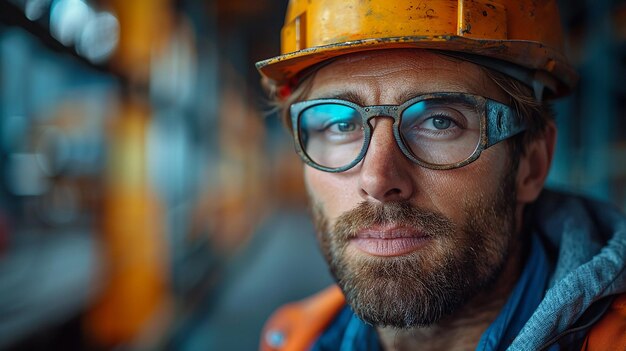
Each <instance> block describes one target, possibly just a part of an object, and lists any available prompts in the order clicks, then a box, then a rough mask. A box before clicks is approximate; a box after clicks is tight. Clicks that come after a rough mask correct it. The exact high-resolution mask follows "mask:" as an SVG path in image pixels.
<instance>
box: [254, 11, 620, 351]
mask: <svg viewBox="0 0 626 351" xmlns="http://www.w3.org/2000/svg"><path fill="white" fill-rule="evenodd" d="M282 47H283V50H282V51H283V55H282V56H280V57H277V58H273V59H269V60H266V61H262V62H260V63H258V64H257V67H258V68H259V70H260V71H261V73H262V74H263V76H264V77H265V79H266V83H267V85H268V87H269V88H270V89H272V91H273V93H274V95H275V96H276V103H277V104H278V106H280V107H281V108H282V109H283V112H284V116H285V122H286V124H287V126H288V127H289V129H290V130H291V133H292V135H293V137H294V141H295V146H296V150H297V152H298V154H299V155H300V156H301V158H302V159H303V161H304V162H305V170H304V175H305V183H306V186H307V191H308V193H309V196H310V200H311V207H312V211H313V217H314V220H315V223H316V227H317V230H318V239H319V241H320V246H321V249H322V251H323V253H324V256H325V258H326V260H327V261H328V264H329V267H330V270H331V272H332V274H333V276H334V278H335V280H336V282H337V286H338V287H331V288H330V289H329V290H327V291H324V292H322V293H320V294H319V295H317V296H314V297H312V298H310V299H308V300H306V301H303V302H300V303H297V304H292V305H288V306H286V307H284V308H283V309H281V310H280V311H278V312H277V314H276V315H275V316H274V317H272V319H271V320H270V321H269V323H268V325H267V327H266V329H265V331H264V334H263V336H262V341H261V348H262V349H264V350H309V349H311V350H473V349H477V350H505V349H510V350H559V349H561V350H570V349H571V350H580V349H588V350H597V349H602V350H626V297H625V296H626V295H623V294H624V293H625V292H626V273H625V269H624V268H625V267H626V265H625V262H626V219H625V218H624V216H623V215H622V214H620V213H619V212H618V211H616V210H615V209H613V208H611V207H609V206H606V205H603V204H599V203H596V202H592V201H589V200H585V199H582V198H578V197H572V196H566V195H563V194H557V193H553V192H548V191H545V190H543V185H544V181H545V178H546V176H547V174H548V171H549V167H550V162H551V159H552V155H553V150H554V144H555V140H556V127H555V124H554V122H553V116H552V112H551V109H550V105H549V103H548V102H547V99H549V98H552V97H556V96H559V95H563V94H566V93H567V92H568V91H570V90H571V89H572V88H573V86H574V83H575V81H576V75H575V73H574V71H573V70H572V68H571V67H570V66H569V65H568V63H567V60H566V59H565V57H564V56H563V54H562V51H561V48H562V38H561V33H560V29H559V18H558V11H557V8H556V3H555V1H542V2H537V1H531V0H518V1H513V0H501V1H490V0H483V1H476V0H473V1H469V0H466V1H464V0H459V1H441V0H439V1H437V0H430V1H410V0H403V1H388V0H387V1H386V0H369V1H361V0H292V1H290V3H289V8H288V13H287V19H286V23H285V27H284V28H283V32H282Z"/></svg>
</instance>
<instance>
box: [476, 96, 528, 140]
mask: <svg viewBox="0 0 626 351" xmlns="http://www.w3.org/2000/svg"><path fill="white" fill-rule="evenodd" d="M485 110H486V111H485V112H486V113H487V145H486V146H485V147H486V148H487V147H490V146H492V145H495V144H497V143H499V142H501V141H502V140H505V139H507V138H510V137H512V136H514V135H516V134H519V133H521V132H523V131H524V130H526V126H525V125H524V124H523V123H522V121H521V120H520V119H519V118H517V116H516V115H515V112H514V111H513V109H511V108H510V107H509V106H507V105H504V104H501V103H499V102H497V101H493V100H487V104H486V106H485Z"/></svg>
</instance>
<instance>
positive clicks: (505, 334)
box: [311, 235, 550, 351]
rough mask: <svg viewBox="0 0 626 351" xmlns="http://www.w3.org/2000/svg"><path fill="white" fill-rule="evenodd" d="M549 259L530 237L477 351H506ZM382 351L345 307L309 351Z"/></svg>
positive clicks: (530, 308)
mask: <svg viewBox="0 0 626 351" xmlns="http://www.w3.org/2000/svg"><path fill="white" fill-rule="evenodd" d="M549 267H550V265H549V263H548V256H547V254H546V251H545V248H544V247H543V244H542V243H541V241H540V240H539V238H538V237H537V235H532V236H531V244H530V253H529V256H528V258H527V260H526V266H525V267H524V270H523V271H522V275H521V276H520V278H519V280H518V282H517V284H516V285H515V288H514V289H513V292H512V293H511V296H510V297H509V299H508V300H507V302H506V304H505V305H504V307H503V308H502V310H501V311H500V314H499V315H498V317H496V320H495V321H494V322H493V323H492V324H491V325H490V326H489V328H487V330H486V331H485V332H484V333H483V335H482V337H481V338H480V341H479V342H478V346H477V347H476V350H478V351H500V350H505V349H506V348H507V346H508V345H510V344H511V342H512V341H513V339H515V337H516V336H517V334H518V333H519V332H520V330H521V329H522V327H523V326H524V324H526V322H527V321H528V319H529V318H530V316H531V315H532V313H533V312H534V311H535V309H536V308H537V306H539V303H540V302H541V299H542V298H543V294H544V291H545V289H546V287H547V284H548V278H549V273H550V269H549ZM330 350H338V351H381V350H382V347H381V346H380V341H379V339H378V333H377V332H376V329H375V328H374V327H372V326H371V325H368V324H366V323H365V322H363V321H362V320H360V319H359V318H358V317H357V316H356V315H355V314H354V312H352V309H350V306H348V305H346V306H345V307H344V308H343V309H342V310H341V312H339V314H338V315H337V317H336V318H335V320H334V321H333V323H332V324H331V325H330V327H329V328H328V329H326V331H325V332H324V333H323V334H322V335H321V336H320V337H319V339H318V340H317V342H316V343H315V345H313V347H312V348H311V351H330Z"/></svg>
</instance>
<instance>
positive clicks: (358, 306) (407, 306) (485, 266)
mask: <svg viewBox="0 0 626 351" xmlns="http://www.w3.org/2000/svg"><path fill="white" fill-rule="evenodd" d="M514 174H515V173H514V172H509V174H506V175H505V176H504V177H503V180H502V183H501V186H500V187H499V188H498V190H497V191H496V192H495V193H494V194H491V195H489V196H486V195H483V196H481V197H480V198H478V199H473V200H466V201H464V202H462V203H460V206H462V207H463V212H464V213H465V218H467V220H466V221H465V222H464V223H458V224H457V223H454V222H453V221H452V220H450V219H449V218H447V217H446V216H444V215H443V214H441V213H438V212H435V211H430V210H426V209H422V208H419V207H414V206H412V205H411V204H409V203H408V202H391V203H382V204H381V203H376V204H373V203H369V202H362V203H360V204H359V205H358V206H357V207H356V208H354V209H352V210H350V211H348V212H346V213H344V214H342V215H341V216H340V217H338V219H337V221H336V222H335V224H334V225H333V226H332V227H330V226H329V222H328V220H327V218H326V217H325V215H324V213H323V208H322V207H321V206H320V205H319V204H316V203H313V218H314V222H315V225H316V228H317V232H318V239H319V241H320V246H321V249H322V252H323V254H324V257H325V258H326V261H327V262H328V264H329V267H330V271H331V274H332V275H333V277H334V278H335V281H336V282H337V284H338V285H339V287H340V288H341V289H342V291H343V293H344V295H345V297H346V301H347V303H348V304H349V305H350V307H351V308H352V310H353V311H354V313H355V314H356V315H357V316H358V317H359V318H361V319H362V320H363V321H365V322H367V323H369V324H371V325H374V326H376V327H384V326H390V327H395V328H410V327H424V326H429V325H432V324H434V323H436V322H437V321H439V320H440V319H441V318H442V317H444V316H447V315H450V314H452V313H453V312H454V311H456V310H457V309H458V308H460V307H461V306H463V305H464V304H465V303H466V302H467V301H468V300H469V299H471V298H472V297H473V296H476V295H477V294H478V293H480V292H481V291H483V290H484V289H488V288H490V287H491V286H492V285H493V284H494V283H495V281H496V280H497V278H498V277H499V276H500V273H501V271H502V270H503V268H504V266H505V263H506V262H507V258H508V256H509V252H510V247H511V243H512V241H513V238H514V230H515V204H516V201H515V199H516V197H515V177H514ZM385 225H400V226H407V227H411V228H416V229H417V230H418V231H419V232H420V233H424V234H425V236H426V238H427V243H426V244H425V245H424V246H423V247H421V248H419V249H417V250H415V251H413V252H410V253H408V254H406V255H401V256H394V257H379V256H373V255H367V254H354V252H350V251H349V250H347V249H348V244H349V242H350V240H351V239H352V238H355V237H356V236H357V233H358V232H359V231H361V230H363V229H366V228H368V227H372V226H385Z"/></svg>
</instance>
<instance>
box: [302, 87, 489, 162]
mask: <svg viewBox="0 0 626 351" xmlns="http://www.w3.org/2000/svg"><path fill="white" fill-rule="evenodd" d="M363 123H364V119H363V118H362V116H361V114H360V112H359V111H358V110H357V109H356V108H354V107H352V106H349V105H344V104H341V103H336V102H333V103H320V104H316V105H313V106H310V107H308V108H306V109H305V110H303V111H302V112H301V113H300V116H299V128H298V132H299V133H300V139H301V142H302V147H303V151H304V152H305V153H306V154H307V155H308V156H309V158H310V159H311V161H313V162H315V163H317V164H318V165H320V166H324V167H328V168H340V167H343V166H346V165H348V164H350V163H351V162H353V161H354V160H355V159H356V158H357V157H358V156H359V154H360V153H361V149H362V148H363V146H364V144H365V138H364V136H365V133H364V130H365V128H369V127H366V126H364V125H363ZM480 123H481V118H480V111H479V110H478V109H477V107H476V106H475V105H474V104H472V103H468V102H465V101H462V100H458V99H450V98H445V97H441V98H430V99H426V100H421V101H418V102H416V103H414V104H412V105H410V106H408V107H407V108H406V109H404V111H403V112H402V114H401V118H400V124H399V128H398V131H399V134H400V137H401V139H402V141H401V142H402V143H403V144H404V146H405V147H406V148H407V149H408V151H409V152H410V153H411V154H412V155H413V156H414V157H415V158H417V159H419V160H421V161H423V162H425V163H428V164H433V165H451V164H455V163H458V162H462V161H464V160H466V159H467V158H468V157H470V156H471V155H472V154H473V153H474V151H475V150H476V148H477V147H478V145H479V144H480V137H481V133H480V130H481V128H480V127H481V126H480Z"/></svg>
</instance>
